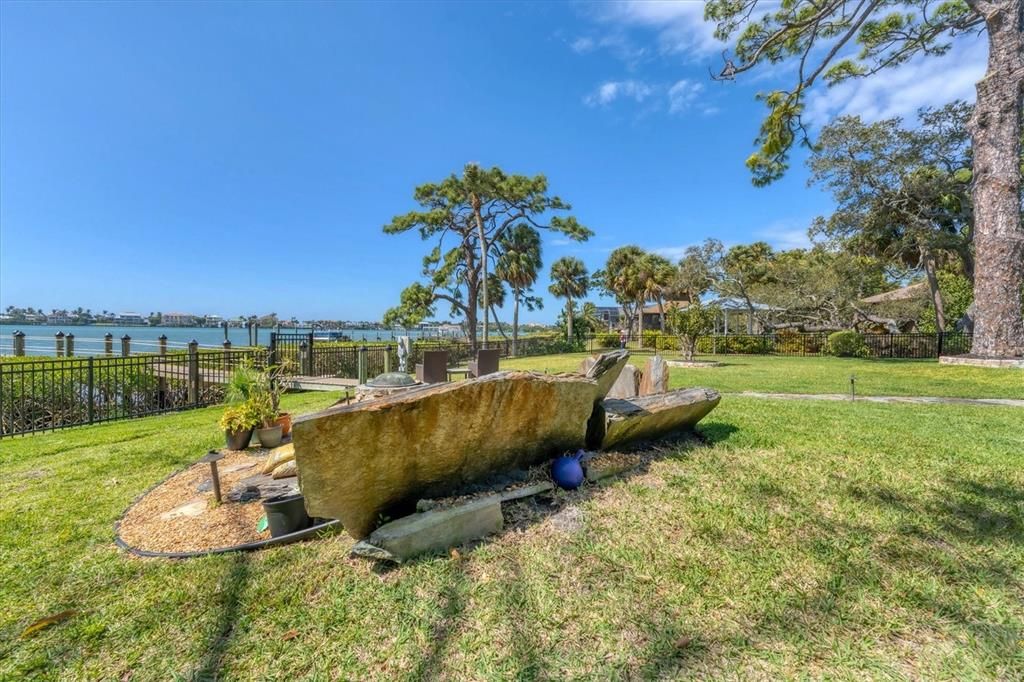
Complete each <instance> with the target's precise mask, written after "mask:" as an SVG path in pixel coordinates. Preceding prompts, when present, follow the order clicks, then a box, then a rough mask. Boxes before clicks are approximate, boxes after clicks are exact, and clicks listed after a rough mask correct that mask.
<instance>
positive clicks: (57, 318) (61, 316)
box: [46, 312, 73, 324]
mask: <svg viewBox="0 0 1024 682" xmlns="http://www.w3.org/2000/svg"><path fill="white" fill-rule="evenodd" d="M46 324H73V321H72V319H71V316H70V315H68V314H67V313H65V312H60V313H54V314H52V315H47V316H46Z"/></svg>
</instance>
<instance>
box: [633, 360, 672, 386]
mask: <svg viewBox="0 0 1024 682" xmlns="http://www.w3.org/2000/svg"><path fill="white" fill-rule="evenodd" d="M668 372H669V369H668V363H667V362H665V359H664V358H663V357H661V356H660V355H655V356H654V357H652V358H651V359H649V360H648V361H647V364H645V365H644V372H643V376H641V377H640V395H657V394H658V393H665V392H667V391H668Z"/></svg>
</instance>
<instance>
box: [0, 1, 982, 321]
mask: <svg viewBox="0 0 1024 682" xmlns="http://www.w3.org/2000/svg"><path fill="white" fill-rule="evenodd" d="M701 11H702V6H701V4H700V3H696V2H691V3H686V2H683V3H672V4H668V3H629V2H626V3H606V4H600V5H596V4H595V5H591V4H561V3H560V4H524V3H508V4H502V3H435V4H427V3H405V4H385V3H374V4H356V3H323V4H318V3H292V4H274V3H224V4H206V3H200V2H191V3H155V4H147V3H107V4H90V3H84V2H78V3H67V4H60V3H45V4H44V3H32V4H29V3H14V2H4V3H2V4H0V307H6V306H7V305H22V306H25V305H31V306H36V307H43V308H46V309H49V308H52V307H75V306H78V305H82V306H84V307H91V308H93V309H95V310H99V309H101V308H106V309H110V310H144V311H150V310H164V311H168V310H185V311H189V312H194V313H217V314H222V315H237V314H243V313H244V314H248V313H256V314H262V313H266V312H270V311H275V312H277V313H279V314H282V315H296V316H299V317H300V318H309V317H317V318H343V319H375V318H377V317H379V315H380V314H381V313H382V312H383V310H384V309H385V308H387V307H389V306H391V305H393V304H395V303H396V302H397V300H398V294H399V292H400V291H401V289H402V288H403V287H404V286H405V285H407V284H408V283H410V282H412V281H413V280H415V279H416V276H417V274H418V272H419V270H420V260H421V258H422V255H423V253H424V252H425V251H426V248H427V247H426V245H425V244H423V243H422V242H420V240H419V237H418V235H415V234H406V235H401V236H389V235H384V234H383V233H382V231H381V226H382V225H383V224H385V223H386V222H388V221H389V219H390V218H391V217H392V216H393V215H395V214H398V213H402V212H405V211H408V210H410V209H412V208H414V207H415V205H414V203H413V201H412V191H413V188H414V187H415V186H416V185H417V184H420V183H423V182H427V181H434V180H440V179H442V178H443V177H444V176H446V175H447V174H449V173H451V172H456V171H459V170H460V169H461V168H462V166H463V165H464V164H465V163H466V162H468V161H475V162H478V163H481V164H484V165H494V164H496V165H499V166H501V167H502V168H503V169H505V170H506V171H509V172H517V173H527V174H534V173H544V174H546V175H547V176H548V179H549V183H550V186H551V188H552V190H553V191H554V192H556V193H558V194H559V195H561V196H562V197H563V198H564V199H566V200H568V201H570V202H572V204H573V206H574V214H575V215H576V216H577V217H578V218H579V219H580V220H581V221H582V222H583V223H584V224H586V225H587V226H589V227H590V228H591V229H593V230H594V232H595V233H596V236H595V237H594V238H593V239H592V240H591V241H590V242H588V243H586V244H583V245H576V244H566V243H565V242H564V240H558V239H555V238H552V237H546V238H545V244H544V259H545V265H546V266H547V265H549V264H550V263H551V262H553V261H554V260H555V259H557V258H558V257H560V256H563V255H568V254H573V255H576V256H579V257H580V258H582V259H583V260H584V261H585V262H586V264H587V265H588V266H589V267H590V268H591V269H592V270H594V269H597V268H599V267H600V266H601V264H602V263H603V262H604V260H605V258H607V254H608V252H609V251H610V250H611V249H613V248H614V247H616V246H619V245H622V244H627V243H635V244H639V245H640V246H643V247H645V248H648V249H653V250H659V251H661V252H663V253H665V254H666V255H670V256H677V255H678V253H679V252H681V250H682V248H684V247H685V246H686V245H688V244H693V243H697V242H700V241H702V240H703V239H704V238H705V237H709V236H713V237H717V238H718V239H721V240H722V241H724V242H726V243H737V242H744V241H753V240H756V239H764V240H766V241H769V242H770V243H772V244H774V245H776V246H778V247H790V246H794V245H800V244H802V243H805V240H806V237H805V232H806V228H807V226H808V224H809V222H810V220H811V219H812V218H813V217H814V216H815V215H819V214H821V213H827V212H828V211H829V208H830V201H829V199H828V197H827V196H825V195H823V194H821V193H820V192H819V191H818V190H816V189H808V188H807V187H806V179H807V173H806V171H805V170H804V168H803V166H802V163H801V162H800V161H799V159H798V160H797V163H795V164H794V168H793V170H792V172H791V173H790V174H789V175H788V176H787V177H786V178H785V179H784V180H783V181H781V182H779V183H777V184H775V185H772V186H771V187H768V188H762V189H758V188H755V187H753V186H752V185H751V183H750V181H749V176H748V174H747V171H746V169H745V167H744V166H743V160H744V159H745V158H746V156H747V155H748V154H749V153H750V152H751V150H752V141H753V139H754V137H755V135H756V133H757V127H758V124H759V121H760V116H761V113H762V106H761V105H760V104H759V103H757V102H756V101H755V100H754V95H755V93H756V92H758V91H759V90H765V89H768V88H770V87H771V86H772V85H773V81H774V79H777V78H785V75H786V74H785V71H784V70H783V71H779V72H776V73H770V72H761V73H759V74H758V75H755V76H753V77H752V78H749V79H747V80H745V81H743V82H740V83H716V82H713V81H711V80H710V79H709V78H708V68H709V67H714V68H717V67H718V66H719V65H720V59H721V57H720V51H721V46H720V45H718V44H717V42H716V41H715V40H714V38H713V37H712V35H711V26H710V25H706V24H704V23H703V22H702V20H701V18H700V15H701ZM984 57H985V50H984V43H983V42H982V41H977V40H973V41H969V42H964V43H961V44H958V45H957V46H956V47H955V48H954V50H953V51H952V53H951V54H950V55H949V56H947V57H944V58H942V59H933V60H925V61H916V62H914V63H912V64H910V65H908V66H906V67H902V68H901V69H899V70H897V71H893V72H887V73H883V74H880V76H878V77H876V78H874V79H871V80H870V81H863V82H860V83H856V84H851V85H848V86H842V87H841V88H837V89H834V90H831V91H822V92H819V93H816V94H815V96H814V97H813V98H812V100H811V102H810V105H809V109H810V111H811V116H812V119H813V120H814V122H815V123H816V124H818V125H820V124H821V123H823V122H825V121H827V120H828V119H829V118H830V117H832V116H834V115H836V114H838V113H859V114H863V115H865V116H866V117H868V118H878V117H882V116H888V115H908V114H911V113H912V112H913V111H914V110H915V109H916V108H917V107H918V106H921V105H924V104H942V103H944V102H946V101H949V100H951V99H954V98H955V97H967V98H973V83H974V81H975V80H977V78H978V77H979V76H980V75H981V73H982V71H983V68H984ZM547 283H548V282H547V278H546V276H545V277H544V278H543V279H542V281H541V282H540V283H539V286H538V290H539V291H541V292H542V293H543V295H544V297H545V300H546V307H545V310H543V311H541V312H538V313H533V314H526V315H525V316H524V317H525V319H526V320H527V321H530V320H536V321H550V320H553V319H554V317H555V315H556V314H557V308H558V305H559V304H558V303H557V302H556V301H555V300H554V299H553V298H552V297H551V296H550V295H547ZM438 313H439V316H443V315H446V314H447V310H446V309H445V307H443V306H442V307H439V309H438Z"/></svg>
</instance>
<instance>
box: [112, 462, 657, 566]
mask: <svg viewBox="0 0 1024 682" xmlns="http://www.w3.org/2000/svg"><path fill="white" fill-rule="evenodd" d="M223 452H224V454H225V456H224V459H222V460H220V461H219V462H218V471H219V473H220V482H221V492H222V497H223V502H222V503H221V504H219V505H217V504H216V503H215V502H214V498H213V492H212V490H210V489H209V488H210V486H209V484H208V479H209V478H210V465H209V464H206V463H203V462H197V463H195V464H192V465H191V466H189V467H188V468H187V469H184V470H183V471H180V472H178V473H177V474H174V475H172V476H171V477H169V478H168V479H167V480H165V481H163V482H162V483H160V484H159V485H157V486H156V487H154V488H153V489H151V490H150V491H149V492H147V493H145V494H144V495H143V496H142V497H141V498H140V499H138V500H137V501H136V502H135V504H133V505H132V506H131V507H130V508H129V509H128V511H127V512H125V515H124V517H123V518H122V519H121V521H120V522H119V524H118V529H117V530H118V535H119V536H120V537H121V540H123V541H124V542H125V543H126V544H127V545H129V546H131V547H133V548H135V549H139V550H144V551H150V552H201V551H206V550H211V549H217V548H222V547H230V546H235V545H240V544H244V543H250V542H258V541H260V540H267V539H269V538H270V531H269V530H266V531H263V532H257V530H256V525H257V523H258V522H259V520H260V517H262V516H263V513H264V512H263V505H262V504H261V502H260V500H258V499H257V500H252V501H248V502H232V501H230V500H229V499H228V498H227V495H228V491H230V490H231V489H232V487H234V486H235V485H236V484H238V483H239V482H241V481H243V480H244V479H247V478H250V477H252V476H254V475H256V474H258V473H259V472H260V469H261V468H262V466H263V463H264V462H265V460H266V458H267V456H268V455H269V453H270V450H267V449H262V448H249V449H248V450H242V451H233V450H224V451H223ZM663 454H664V451H663V450H662V449H661V448H659V447H657V446H654V447H651V446H649V445H648V446H647V447H641V448H638V449H636V450H632V451H626V452H601V453H597V455H596V457H594V458H593V459H591V460H590V462H589V465H590V466H595V467H599V468H605V467H608V468H621V469H633V468H636V467H641V466H643V465H645V464H647V463H649V462H650V460H652V459H654V458H657V457H659V456H662V455H663ZM549 471H550V462H544V463H542V464H538V465H536V466H534V467H531V468H530V469H528V470H519V471H514V472H507V473H503V474H498V475H496V476H495V477H494V478H493V479H491V480H488V481H483V482H479V483H475V484H472V485H470V486H467V487H466V488H465V489H462V490H459V491H456V492H455V493H454V494H452V495H449V496H447V497H443V498H437V499H433V500H424V501H423V504H424V507H423V510H425V509H443V508H448V507H454V506H457V505H461V504H465V503H467V502H471V501H473V500H475V499H479V498H482V497H487V496H489V495H493V494H495V493H498V492H510V491H514V490H517V489H519V488H525V487H529V486H532V485H535V484H537V483H540V482H543V481H550V480H551V479H550V476H549ZM623 473H625V472H623ZM288 480H295V479H288ZM204 482H207V485H205V486H203V489H202V490H200V486H201V484H203V483H204ZM590 485H593V484H591V483H585V484H584V486H583V488H581V489H580V491H579V492H580V493H582V492H583V491H585V490H586V489H587V488H588V487H589V486H590ZM552 494H554V495H556V496H558V497H564V496H565V495H566V493H565V492H559V491H557V490H556V491H553V492H552V493H547V494H544V498H545V499H547V498H548V497H549V496H550V495H552ZM568 497H569V498H574V497H576V494H574V493H568ZM528 506H529V508H530V509H531V510H532V509H533V507H536V506H537V505H536V504H535V503H529V505H528ZM542 506H543V505H542ZM556 506H560V505H558V504H557V503H556ZM526 509H527V506H524V505H523V504H516V505H514V507H513V508H512V509H511V510H510V511H512V512H513V513H512V515H513V516H523V517H524V518H522V519H512V521H513V523H512V524H511V525H513V526H515V525H522V523H515V521H516V520H518V521H520V522H523V521H526V520H527V519H528V518H532V519H534V520H536V518H537V512H538V511H539V512H540V515H541V516H543V515H544V510H541V509H538V510H533V511H532V512H527V511H526Z"/></svg>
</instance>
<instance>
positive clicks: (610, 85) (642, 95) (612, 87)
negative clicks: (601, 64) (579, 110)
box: [583, 80, 657, 107]
mask: <svg viewBox="0 0 1024 682" xmlns="http://www.w3.org/2000/svg"><path fill="white" fill-rule="evenodd" d="M656 90H657V88H656V87H655V86H653V85H650V84H649V83H645V82H643V81H637V80H625V81H607V82H605V83H602V84H601V85H599V86H598V87H597V89H596V90H594V91H593V92H591V93H590V94H589V95H587V96H586V97H585V98H584V100H583V101H584V102H586V103H587V104H589V105H590V106H592V107H593V106H606V105H608V104H611V103H612V102H614V101H615V100H617V99H619V98H627V99H632V100H635V101H637V102H643V101H644V100H645V99H647V98H648V97H650V96H651V95H653V94H654V93H655V91H656Z"/></svg>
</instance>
